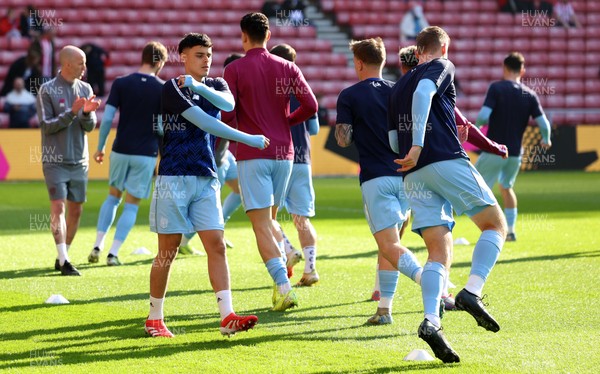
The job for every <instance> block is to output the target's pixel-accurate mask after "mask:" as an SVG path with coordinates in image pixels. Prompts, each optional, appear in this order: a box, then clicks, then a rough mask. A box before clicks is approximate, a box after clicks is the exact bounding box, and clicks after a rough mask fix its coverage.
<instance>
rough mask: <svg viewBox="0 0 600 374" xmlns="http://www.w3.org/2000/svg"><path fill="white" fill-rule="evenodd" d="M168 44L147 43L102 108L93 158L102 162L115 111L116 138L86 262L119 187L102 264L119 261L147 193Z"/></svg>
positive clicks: (93, 255) (95, 253)
mask: <svg viewBox="0 0 600 374" xmlns="http://www.w3.org/2000/svg"><path fill="white" fill-rule="evenodd" d="M167 57H168V53H167V48H165V46H164V45H162V44H161V43H159V42H149V43H148V44H146V45H145V46H144V49H143V50H142V66H141V67H140V68H139V70H138V71H137V72H136V73H133V74H129V75H127V76H124V77H120V78H117V79H115V81H114V82H113V84H112V86H111V88H110V94H109V95H108V101H107V102H106V107H105V108H104V115H103V117H102V123H101V124H100V135H99V136H98V148H97V150H96V153H95V154H94V161H96V162H97V163H99V164H102V162H103V161H104V151H105V145H106V138H107V137H108V133H109V132H110V127H111V125H112V122H113V119H114V117H115V114H116V112H117V110H119V112H120V117H119V125H118V127H117V136H116V137H115V141H114V142H113V146H112V152H111V153H110V167H109V180H108V185H109V190H108V196H107V197H106V200H104V203H103V204H102V206H101V207H100V213H99V214H98V224H97V226H96V242H95V243H94V248H93V249H92V251H91V252H90V254H89V256H88V261H89V262H90V263H96V262H98V259H99V257H100V252H101V251H102V250H103V248H104V239H105V237H106V233H107V232H108V230H109V229H110V227H111V226H112V224H113V221H114V220H115V217H116V214H117V208H118V207H119V204H120V203H121V196H122V195H123V191H125V190H127V194H126V196H125V206H124V207H123V211H122V212H121V217H119V220H118V221H117V230H116V231H115V236H114V240H113V243H112V246H111V247H110V251H109V252H108V256H107V257H106V264H107V265H108V266H116V265H121V261H119V257H118V255H119V249H120V248H121V246H122V245H123V243H124V242H125V239H126V238H127V235H128V234H129V231H131V229H132V228H133V226H134V225H135V221H136V218H137V212H138V207H139V205H140V201H141V199H147V198H148V197H149V196H150V189H151V186H152V176H153V175H154V169H155V167H156V158H157V155H158V138H157V136H156V135H155V131H154V130H155V127H156V124H157V118H158V117H159V114H160V96H161V92H162V86H163V83H164V82H163V81H162V80H161V79H159V78H158V77H157V76H158V73H159V72H160V70H161V69H162V67H163V66H164V64H165V62H166V61H167Z"/></svg>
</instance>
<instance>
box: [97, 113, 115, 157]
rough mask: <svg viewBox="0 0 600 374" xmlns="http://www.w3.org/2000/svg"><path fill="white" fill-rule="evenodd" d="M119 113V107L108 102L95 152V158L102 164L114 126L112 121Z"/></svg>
mask: <svg viewBox="0 0 600 374" xmlns="http://www.w3.org/2000/svg"><path fill="white" fill-rule="evenodd" d="M116 113H117V108H115V107H114V106H112V105H110V104H106V106H105V107H104V115H103V116H102V122H100V131H99V135H98V148H97V149H96V153H94V160H95V161H96V162H97V163H99V164H101V163H102V162H103V161H104V149H105V148H106V138H108V133H109V132H110V128H111V126H112V122H113V120H114V118H115V114H116Z"/></svg>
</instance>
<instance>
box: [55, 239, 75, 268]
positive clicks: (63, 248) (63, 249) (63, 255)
mask: <svg viewBox="0 0 600 374" xmlns="http://www.w3.org/2000/svg"><path fill="white" fill-rule="evenodd" d="M56 252H57V253H58V263H59V264H60V266H63V265H64V264H65V261H69V255H68V254H67V245H66V244H65V243H60V244H57V245H56ZM69 262H71V261H69Z"/></svg>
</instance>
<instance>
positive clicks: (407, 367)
mask: <svg viewBox="0 0 600 374" xmlns="http://www.w3.org/2000/svg"><path fill="white" fill-rule="evenodd" d="M458 365H460V364H444V363H443V362H441V361H439V360H437V359H436V360H435V361H425V362H409V361H406V363H405V364H404V365H398V366H388V367H382V368H377V369H370V370H361V371H356V370H335V371H331V370H325V371H316V372H315V373H316V374H333V373H336V374H339V373H361V374H362V373H365V374H369V373H399V372H402V371H421V370H440V369H444V368H449V369H450V368H453V367H457V366H458Z"/></svg>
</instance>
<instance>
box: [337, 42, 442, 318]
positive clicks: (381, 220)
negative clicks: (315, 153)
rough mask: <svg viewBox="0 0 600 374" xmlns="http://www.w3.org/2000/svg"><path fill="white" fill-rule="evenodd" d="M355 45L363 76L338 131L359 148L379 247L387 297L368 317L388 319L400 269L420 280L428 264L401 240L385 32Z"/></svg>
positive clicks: (402, 199)
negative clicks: (385, 69) (389, 124)
mask: <svg viewBox="0 0 600 374" xmlns="http://www.w3.org/2000/svg"><path fill="white" fill-rule="evenodd" d="M350 49H351V50H352V52H353V54H354V70H355V71H356V74H357V76H358V79H359V80H360V82H358V83H356V84H354V85H353V86H350V87H348V88H346V89H344V90H342V92H340V95H339V96H338V101H337V120H336V123H337V124H336V129H335V135H336V140H337V143H338V145H340V146H342V147H347V146H349V145H350V144H351V143H352V142H354V143H355V144H356V148H357V150H358V156H359V157H358V158H359V165H360V175H359V181H360V188H361V191H362V197H363V203H364V209H365V216H366V218H367V222H368V223H369V228H370V229H371V233H372V234H373V237H374V238H375V241H376V242H377V247H378V249H379V253H378V262H379V270H378V275H379V285H380V289H381V298H380V300H379V304H378V307H377V312H376V313H375V315H373V316H372V317H371V318H369V319H368V323H370V324H375V325H383V324H390V323H392V322H393V320H392V301H393V297H394V293H395V292H396V286H397V284H398V277H399V273H398V271H400V272H401V273H402V274H404V275H406V276H407V277H408V278H410V279H412V280H413V281H414V282H416V283H417V284H419V283H420V278H421V272H422V270H423V268H422V267H421V265H420V264H419V262H418V260H417V258H416V257H415V256H414V254H413V253H412V252H411V251H410V250H408V248H406V247H404V246H402V245H401V244H400V237H399V235H398V225H402V223H403V222H404V221H405V220H406V213H407V211H408V201H407V199H406V196H405V190H404V185H403V178H402V176H400V175H398V173H397V172H396V167H395V165H394V159H395V158H396V157H397V154H396V153H394V151H393V150H392V149H391V148H390V145H389V141H388V132H387V106H388V99H389V95H390V93H391V91H392V86H393V85H394V83H393V82H391V81H388V80H385V79H383V78H382V69H383V64H384V63H385V46H384V45H383V41H382V40H381V38H375V39H366V40H360V41H352V42H351V43H350ZM438 305H439V303H438Z"/></svg>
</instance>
